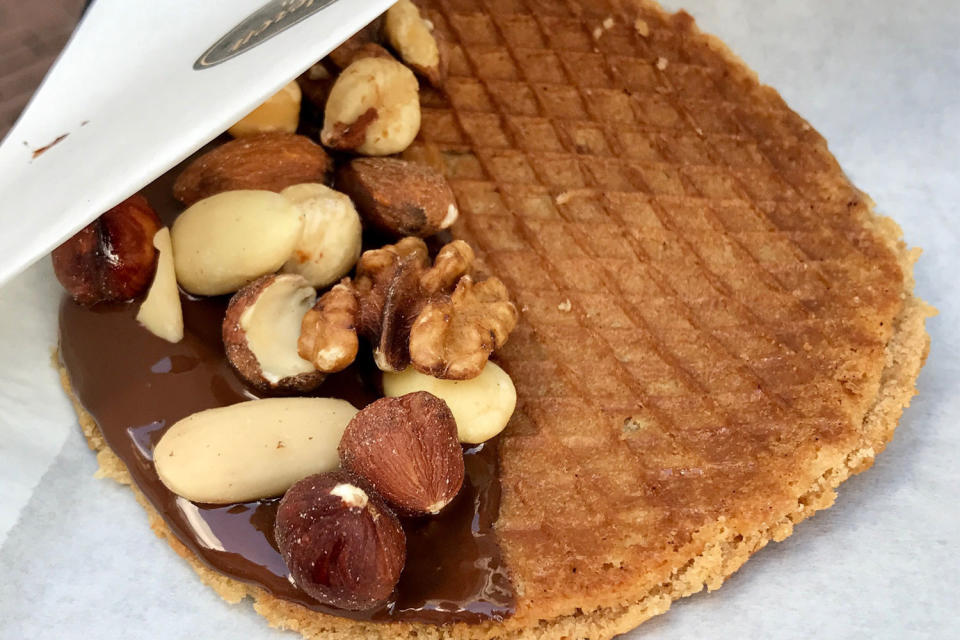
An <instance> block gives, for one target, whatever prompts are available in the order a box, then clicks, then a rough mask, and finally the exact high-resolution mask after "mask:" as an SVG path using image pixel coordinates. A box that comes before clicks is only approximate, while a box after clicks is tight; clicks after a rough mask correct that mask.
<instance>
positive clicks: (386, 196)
mask: <svg viewBox="0 0 960 640" xmlns="http://www.w3.org/2000/svg"><path fill="white" fill-rule="evenodd" d="M336 184H337V188H338V189H339V190H340V191H343V192H344V193H346V194H347V195H348V196H350V198H351V200H353V203H354V204H355V205H356V207H357V210H358V211H359V212H360V215H361V216H362V217H363V219H364V220H365V221H366V222H367V223H369V224H370V225H372V226H374V227H376V228H377V229H380V230H381V231H386V232H388V233H393V234H396V235H404V236H408V235H409V236H420V237H421V238H425V237H427V236H432V235H434V234H435V233H438V232H439V231H442V230H444V229H447V228H449V227H450V226H451V225H452V224H453V223H454V222H456V220H457V216H458V215H459V211H458V210H457V204H456V200H455V199H454V195H453V191H452V190H451V189H450V185H449V184H447V181H446V179H445V178H444V177H443V175H442V174H441V173H440V172H438V171H436V170H435V169H433V168H431V167H428V166H427V165H424V164H419V163H415V162H407V161H405V160H397V159H395V158H355V159H353V160H351V161H350V162H349V163H347V164H345V165H343V166H342V167H340V169H339V170H338V171H337V174H336Z"/></svg>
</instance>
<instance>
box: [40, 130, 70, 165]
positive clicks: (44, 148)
mask: <svg viewBox="0 0 960 640" xmlns="http://www.w3.org/2000/svg"><path fill="white" fill-rule="evenodd" d="M68 135H70V134H68V133H63V134H60V135H59V136H57V137H56V138H55V139H54V141H53V142H51V143H50V144H48V145H44V146H42V147H40V148H39V149H34V150H33V155H32V156H31V159H32V160H36V159H37V158H39V157H40V156H42V155H43V154H44V153H46V152H47V151H49V150H50V149H51V148H52V147H53V146H54V145H57V144H59V143H61V142H62V141H63V139H64V138H66V137H67V136H68Z"/></svg>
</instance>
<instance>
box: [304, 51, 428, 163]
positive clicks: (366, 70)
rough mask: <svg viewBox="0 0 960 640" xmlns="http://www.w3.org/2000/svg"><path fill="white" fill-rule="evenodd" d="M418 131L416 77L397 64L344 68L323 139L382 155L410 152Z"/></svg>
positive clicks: (369, 62) (379, 61) (371, 61)
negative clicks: (408, 149)
mask: <svg viewBox="0 0 960 640" xmlns="http://www.w3.org/2000/svg"><path fill="white" fill-rule="evenodd" d="M419 130H420V97H419V87H418V85H417V79H416V78H415V77H414V75H413V73H412V72H411V71H410V70H409V69H408V68H406V67H405V66H403V65H402V64H400V63H399V62H397V61H396V60H389V59H386V58H378V57H374V58H363V59H361V60H357V61H356V62H353V63H352V64H351V65H350V66H349V67H347V68H346V69H344V71H343V73H341V74H340V77H339V78H337V81H336V82H335V83H334V85H333V88H332V89H331V90H330V95H329V97H328V98H327V105H326V110H325V112H324V120H323V130H322V131H321V132H320V141H321V142H322V143H323V144H325V145H326V146H328V147H331V148H334V149H340V150H345V151H356V152H357V153H361V154H364V155H370V156H384V155H390V154H392V153H399V152H401V151H403V150H404V149H406V148H407V147H408V146H410V143H411V142H413V139H414V138H416V136H417V132H418V131H419ZM300 182H304V181H302V180H301V181H300Z"/></svg>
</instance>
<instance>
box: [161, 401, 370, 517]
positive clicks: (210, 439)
mask: <svg viewBox="0 0 960 640" xmlns="http://www.w3.org/2000/svg"><path fill="white" fill-rule="evenodd" d="M356 413H357V410H356V409H354V408H353V405H351V404H350V403H349V402H347V401H346V400H337V399H334V398H266V399H263V400H250V401H248V402H239V403H237V404H232V405H229V406H226V407H217V408H215V409H207V410H205V411H199V412H197V413H194V414H191V415H189V416H187V417H186V418H184V419H182V420H179V421H177V422H176V423H174V424H173V425H172V426H171V427H170V428H169V429H167V430H166V431H165V432H164V434H163V437H161V438H160V441H159V442H158V443H157V446H156V447H155V448H154V451H153V460H154V464H155V465H156V469H157V475H158V476H159V477H160V480H161V481H162V482H163V484H164V485H165V486H166V487H167V488H168V489H170V491H172V492H173V493H175V494H177V495H179V496H183V497H184V498H186V499H187V500H192V501H194V502H205V503H210V504H230V503H234V502H247V501H250V500H258V499H260V498H272V497H274V496H278V495H281V494H282V493H283V492H284V491H286V490H287V489H288V488H289V487H290V485H292V484H293V483H294V482H296V481H297V480H300V479H301V478H305V477H307V476H309V475H311V474H314V473H322V472H324V471H333V470H334V469H336V468H337V467H338V466H339V464H340V461H339V459H338V457H337V445H338V444H339V443H340V438H341V437H342V436H343V430H344V429H345V428H346V426H347V424H348V423H349V422H350V420H351V419H352V418H353V416H354V415H356Z"/></svg>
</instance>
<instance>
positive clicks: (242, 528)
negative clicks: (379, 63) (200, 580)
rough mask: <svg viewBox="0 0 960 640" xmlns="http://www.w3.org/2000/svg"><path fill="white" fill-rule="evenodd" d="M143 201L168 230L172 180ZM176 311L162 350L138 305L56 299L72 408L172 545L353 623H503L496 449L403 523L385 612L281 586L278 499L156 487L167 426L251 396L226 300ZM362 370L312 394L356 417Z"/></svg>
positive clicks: (475, 458)
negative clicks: (433, 510)
mask: <svg viewBox="0 0 960 640" xmlns="http://www.w3.org/2000/svg"><path fill="white" fill-rule="evenodd" d="M177 172H178V170H177V169H175V170H174V171H172V172H170V174H168V175H167V176H165V177H164V178H161V179H160V180H158V181H157V182H156V183H154V184H153V185H151V186H150V187H148V188H147V189H146V190H145V191H144V195H146V196H147V198H148V200H149V201H150V204H151V205H152V206H153V207H154V208H155V209H156V210H157V213H158V214H160V217H161V218H162V219H163V220H164V221H165V222H166V223H168V224H169V223H170V222H172V219H173V217H175V216H176V214H177V213H178V212H179V211H180V209H181V207H180V206H179V205H178V204H177V203H176V202H175V201H174V200H173V198H172V196H171V195H170V192H171V191H170V185H171V182H172V176H175V175H176V174H177ZM181 298H182V301H183V311H184V322H185V329H186V331H185V337H184V339H183V340H182V341H181V342H180V343H178V344H170V343H168V342H165V341H164V340H161V339H160V338H157V337H155V336H153V335H152V334H150V333H149V332H147V331H146V330H145V329H143V328H142V327H141V326H140V325H139V324H138V323H137V321H136V319H135V316H136V312H137V309H138V307H139V303H138V302H133V303H126V304H114V305H99V306H98V307H96V308H94V309H86V308H83V307H80V306H78V305H76V304H74V303H73V302H72V301H71V300H69V299H68V298H65V299H64V301H63V303H62V305H61V307H60V354H61V359H62V361H63V363H64V365H65V366H66V368H67V372H68V373H69V376H70V380H71V382H72V384H73V388H74V391H75V392H76V394H77V397H78V398H79V400H80V402H81V404H82V405H83V406H84V407H85V408H86V410H87V411H88V412H89V413H90V414H91V415H93V417H94V419H95V420H96V421H97V424H98V425H99V426H100V430H101V431H102V432H103V435H104V437H105V439H106V441H107V443H108V444H109V445H110V448H111V449H113V451H114V452H115V453H116V454H117V455H118V456H119V457H120V458H121V459H122V460H123V462H124V463H125V464H126V465H127V467H128V468H129V470H130V473H131V475H132V476H133V479H134V481H135V482H136V483H137V486H138V487H139V488H140V490H141V491H142V492H143V494H144V495H145V496H146V497H147V499H148V500H150V502H151V503H152V504H153V506H154V507H155V508H156V509H157V511H158V512H159V513H160V514H161V515H162V516H163V518H164V520H165V521H166V522H167V524H168V525H169V526H170V528H171V529H172V530H173V532H174V533H175V534H176V536H177V537H178V538H179V539H180V540H181V541H182V542H183V543H184V544H185V545H186V546H187V547H188V548H190V549H191V550H192V551H193V552H194V553H196V555H197V556H198V557H199V558H200V559H201V560H202V561H203V562H204V563H206V564H207V565H209V566H210V567H212V568H213V569H215V570H217V571H219V572H221V573H223V574H225V575H228V576H230V577H232V578H236V579H238V580H242V581H244V582H249V583H254V584H257V585H259V586H261V587H264V588H265V589H267V590H268V591H269V592H271V593H273V594H274V595H276V596H279V597H281V598H284V599H287V600H291V601H294V602H297V603H300V604H303V605H304V606H306V607H309V608H311V609H314V610H317V611H322V612H324V613H330V614H333V615H337V616H342V617H348V618H353V619H361V620H376V621H389V620H397V621H407V622H425V623H431V624H444V623H451V622H481V621H483V620H487V619H497V620H499V619H502V618H504V617H505V616H507V615H509V614H510V613H511V612H512V610H513V604H514V598H513V592H512V588H511V585H510V581H509V579H508V577H507V573H506V569H505V567H504V564H503V561H502V559H501V555H500V548H499V546H498V543H497V539H496V535H495V533H494V531H493V523H494V521H495V520H496V517H497V513H498V510H499V504H500V485H499V481H498V479H497V451H496V442H495V441H491V442H488V443H486V445H484V446H480V447H474V448H473V449H468V450H466V454H467V455H466V457H465V459H466V471H467V473H466V478H465V480H464V486H463V489H462V490H461V491H460V494H459V495H458V496H457V498H456V500H455V501H454V502H453V503H452V504H451V505H449V506H448V507H447V508H446V509H444V511H443V513H442V514H441V515H440V516H437V517H434V518H418V519H413V518H411V519H404V521H403V526H404V529H405V531H406V534H407V563H406V567H405V568H404V571H403V575H402V576H401V578H400V584H399V585H398V587H397V590H396V593H395V597H394V598H393V599H392V600H391V601H390V602H389V603H388V604H387V605H385V606H383V607H381V608H378V609H375V610H370V611H361V612H349V611H342V610H339V609H334V608H332V607H327V606H324V605H322V604H320V603H318V602H316V601H315V600H313V599H312V598H311V597H310V596H308V595H307V594H305V593H304V592H303V591H301V590H300V589H299V588H298V587H296V586H295V585H294V584H292V583H291V582H290V580H289V579H288V573H287V570H286V567H285V566H284V563H283V560H282V559H281V557H280V554H279V552H278V551H277V549H276V545H275V542H274V539H273V521H274V517H275V514H276V504H277V500H276V499H273V500H262V501H258V502H251V503H245V504H237V505H195V504H193V503H191V502H188V501H186V500H183V499H182V498H178V497H177V496H175V495H174V494H172V493H171V492H170V491H168V490H167V489H166V487H164V485H163V484H162V483H161V482H160V481H159V479H158V478H157V475H156V472H155V471H154V467H153V463H152V462H151V454H152V451H153V446H154V445H155V444H156V442H157V441H158V440H159V438H160V436H161V435H162V434H163V432H164V430H165V429H166V428H167V427H168V426H170V425H172V424H173V423H174V422H176V421H177V420H179V419H181V418H183V417H185V416H187V415H189V414H191V413H193V412H196V411H200V410H202V409H208V408H211V407H218V406H224V405H228V404H233V403H236V402H240V401H243V400H248V399H251V398H256V397H260V394H258V393H256V392H255V391H254V390H252V389H251V388H250V387H248V386H247V385H246V384H245V383H244V382H243V381H242V380H240V378H238V377H237V375H236V374H235V373H234V372H233V370H232V369H231V368H230V366H229V364H228V363H227V361H226V358H225V356H224V353H223V345H222V342H221V338H220V325H221V321H222V319H223V312H224V309H225V308H226V303H227V299H226V298H209V299H191V298H189V297H187V296H181ZM371 369H373V367H372V366H363V365H355V366H353V367H351V368H349V369H347V370H346V371H344V372H342V373H339V374H336V375H333V376H330V377H329V378H328V379H327V380H326V382H325V383H324V385H323V386H322V387H321V388H320V389H318V390H317V391H316V392H315V394H314V395H317V396H324V397H337V398H343V399H345V400H348V401H349V402H351V403H353V404H354V405H355V406H357V407H358V408H362V407H363V406H364V405H366V404H367V403H369V402H371V401H373V400H375V399H376V398H377V397H378V395H379V394H378V391H377V382H376V379H375V375H374V374H372V373H371V372H370V371H371Z"/></svg>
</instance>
